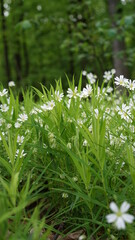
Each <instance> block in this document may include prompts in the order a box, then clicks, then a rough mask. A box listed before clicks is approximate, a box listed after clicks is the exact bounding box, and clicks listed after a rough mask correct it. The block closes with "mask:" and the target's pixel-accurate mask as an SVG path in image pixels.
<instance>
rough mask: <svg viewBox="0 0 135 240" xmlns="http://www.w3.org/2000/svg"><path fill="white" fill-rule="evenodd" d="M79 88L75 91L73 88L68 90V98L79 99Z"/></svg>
mask: <svg viewBox="0 0 135 240" xmlns="http://www.w3.org/2000/svg"><path fill="white" fill-rule="evenodd" d="M77 96H78V95H77V87H75V89H74V90H72V89H71V88H68V90H67V97H68V98H75V99H76V98H77Z"/></svg>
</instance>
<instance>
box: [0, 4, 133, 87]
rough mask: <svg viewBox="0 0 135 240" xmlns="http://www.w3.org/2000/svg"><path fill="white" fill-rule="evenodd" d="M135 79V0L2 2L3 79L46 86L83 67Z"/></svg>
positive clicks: (0, 55)
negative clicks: (113, 72) (110, 71)
mask: <svg viewBox="0 0 135 240" xmlns="http://www.w3.org/2000/svg"><path fill="white" fill-rule="evenodd" d="M112 68H115V69H116V71H117V75H120V74H123V75H125V76H127V77H128V78H131V79H135V1H134V0H127V1H126V0H122V1H120V0H59V1H57V0H38V1H37V0H0V82H1V83H2V84H3V85H4V86H5V87H6V86H7V84H8V82H9V81H14V82H15V83H16V85H17V87H18V88H19V87H25V86H31V85H33V86H35V87H39V83H40V82H41V83H43V84H44V85H46V86H47V87H48V86H49V85H50V83H51V84H54V83H55V80H56V79H59V78H60V77H61V78H62V82H63V86H64V87H67V86H66V84H67V81H66V74H67V75H68V77H69V78H72V76H73V74H74V75H75V78H76V79H77V78H78V76H79V75H80V73H81V71H82V70H87V71H88V72H93V73H95V74H96V75H97V76H98V78H99V79H100V81H102V76H103V73H104V71H105V70H110V69H112Z"/></svg>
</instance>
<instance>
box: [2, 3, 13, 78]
mask: <svg viewBox="0 0 135 240" xmlns="http://www.w3.org/2000/svg"><path fill="white" fill-rule="evenodd" d="M0 5H1V20H2V21H1V25H2V39H3V45H4V58H5V70H6V76H7V82H9V81H11V71H10V62H9V48H8V41H7V27H6V19H5V16H4V0H0Z"/></svg>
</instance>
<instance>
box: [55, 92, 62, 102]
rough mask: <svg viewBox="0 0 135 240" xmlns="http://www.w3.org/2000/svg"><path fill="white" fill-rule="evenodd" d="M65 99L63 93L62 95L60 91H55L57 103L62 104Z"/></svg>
mask: <svg viewBox="0 0 135 240" xmlns="http://www.w3.org/2000/svg"><path fill="white" fill-rule="evenodd" d="M63 97H64V94H63V93H60V92H59V91H55V99H56V101H58V102H61V101H62V98H63Z"/></svg>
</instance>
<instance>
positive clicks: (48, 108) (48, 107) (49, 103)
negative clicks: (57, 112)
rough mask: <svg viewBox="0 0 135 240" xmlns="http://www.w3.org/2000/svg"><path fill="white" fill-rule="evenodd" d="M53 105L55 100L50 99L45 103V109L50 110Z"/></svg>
mask: <svg viewBox="0 0 135 240" xmlns="http://www.w3.org/2000/svg"><path fill="white" fill-rule="evenodd" d="M54 107H55V102H54V101H53V100H51V101H50V102H48V103H47V110H52V109H53V108H54Z"/></svg>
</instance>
